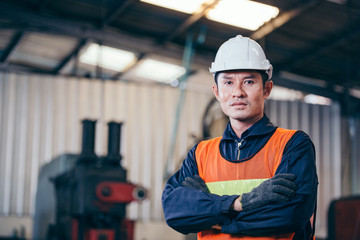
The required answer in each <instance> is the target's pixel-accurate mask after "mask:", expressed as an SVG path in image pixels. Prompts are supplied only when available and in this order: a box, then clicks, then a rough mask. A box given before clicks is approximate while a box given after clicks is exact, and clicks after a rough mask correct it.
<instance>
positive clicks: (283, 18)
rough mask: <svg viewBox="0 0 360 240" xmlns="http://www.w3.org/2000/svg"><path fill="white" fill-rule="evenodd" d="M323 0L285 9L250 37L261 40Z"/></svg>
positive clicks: (314, 0) (313, 0) (312, 0)
mask: <svg viewBox="0 0 360 240" xmlns="http://www.w3.org/2000/svg"><path fill="white" fill-rule="evenodd" d="M322 1H323V0H311V1H308V2H307V3H301V4H300V6H298V7H296V8H294V9H291V10H289V11H285V12H283V13H280V15H279V16H278V17H276V18H273V19H272V20H270V21H269V22H268V23H265V24H264V25H263V26H261V27H260V28H259V29H258V30H256V31H255V32H254V33H252V34H251V36H250V38H252V39H254V40H259V39H261V38H263V37H265V36H266V35H268V34H270V33H271V32H273V31H274V30H276V29H277V28H279V27H281V26H282V25H284V24H285V23H287V22H289V21H290V20H291V19H294V18H295V17H297V16H300V15H301V14H303V13H304V12H306V11H309V10H310V9H312V8H314V7H316V6H318V5H319V4H320V3H321V2H322Z"/></svg>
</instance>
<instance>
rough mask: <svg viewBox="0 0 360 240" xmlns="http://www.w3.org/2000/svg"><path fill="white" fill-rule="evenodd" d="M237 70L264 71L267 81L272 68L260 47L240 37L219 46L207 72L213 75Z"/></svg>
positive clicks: (250, 40)
mask: <svg viewBox="0 0 360 240" xmlns="http://www.w3.org/2000/svg"><path fill="white" fill-rule="evenodd" d="M238 69H253V70H264V71H265V72H266V74H267V75H268V79H271V76H272V66H271V64H270V62H269V60H267V59H266V56H265V53H264V51H263V49H262V48H261V46H260V45H259V44H258V43H257V42H255V41H254V40H252V39H250V38H248V37H243V36H241V35H237V36H236V37H234V38H230V39H229V40H227V41H226V42H224V43H223V44H222V45H221V46H220V48H219V50H218V52H217V53H216V57H215V61H214V62H213V63H212V64H211V68H210V69H209V70H210V73H212V74H215V73H217V72H222V71H228V70H238Z"/></svg>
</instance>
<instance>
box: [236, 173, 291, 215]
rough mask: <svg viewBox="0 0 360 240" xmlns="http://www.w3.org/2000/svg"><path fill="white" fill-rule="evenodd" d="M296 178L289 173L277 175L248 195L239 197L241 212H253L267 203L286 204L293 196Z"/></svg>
mask: <svg viewBox="0 0 360 240" xmlns="http://www.w3.org/2000/svg"><path fill="white" fill-rule="evenodd" d="M295 179H296V176H295V175H294V174H290V173H282V174H277V175H275V176H274V177H272V178H270V179H268V180H266V181H264V182H263V183H261V184H260V185H259V186H258V187H256V188H254V189H253V190H251V192H249V193H244V194H242V195H241V200H240V202H241V204H242V209H243V211H249V210H253V209H256V208H259V207H262V206H265V205H267V204H269V203H276V202H287V201H289V200H290V198H292V197H294V196H295V191H296V188H297V186H296V184H295V183H294V180H295Z"/></svg>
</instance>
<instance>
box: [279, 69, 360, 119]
mask: <svg viewBox="0 0 360 240" xmlns="http://www.w3.org/2000/svg"><path fill="white" fill-rule="evenodd" d="M283 73H284V72H276V73H275V75H274V77H273V79H274V82H275V85H277V86H282V87H286V88H290V89H295V90H298V91H302V92H305V93H311V94H316V95H319V96H323V97H327V98H330V99H332V100H335V101H337V102H339V103H340V104H341V106H342V109H343V113H344V114H350V115H351V114H358V112H359V110H360V99H359V98H356V97H353V96H351V95H349V92H348V89H347V88H344V89H343V91H342V92H338V91H335V90H334V89H331V88H329V87H327V86H326V87H322V86H315V85H310V84H306V83H303V82H301V81H299V79H295V78H296V77H295V78H294V77H289V76H287V75H286V74H283ZM301 78H304V77H303V76H301ZM310 81H311V79H309V82H310Z"/></svg>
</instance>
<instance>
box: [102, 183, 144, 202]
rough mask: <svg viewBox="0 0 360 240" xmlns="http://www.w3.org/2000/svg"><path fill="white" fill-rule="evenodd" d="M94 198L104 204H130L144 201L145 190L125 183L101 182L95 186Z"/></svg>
mask: <svg viewBox="0 0 360 240" xmlns="http://www.w3.org/2000/svg"><path fill="white" fill-rule="evenodd" d="M96 196H97V197H98V199H99V200H101V201H102V202H105V203H130V202H132V201H141V200H143V199H145V198H146V190H145V189H144V188H143V187H140V186H138V185H134V184H131V183H126V182H101V183H99V184H98V185H97V186H96Z"/></svg>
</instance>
